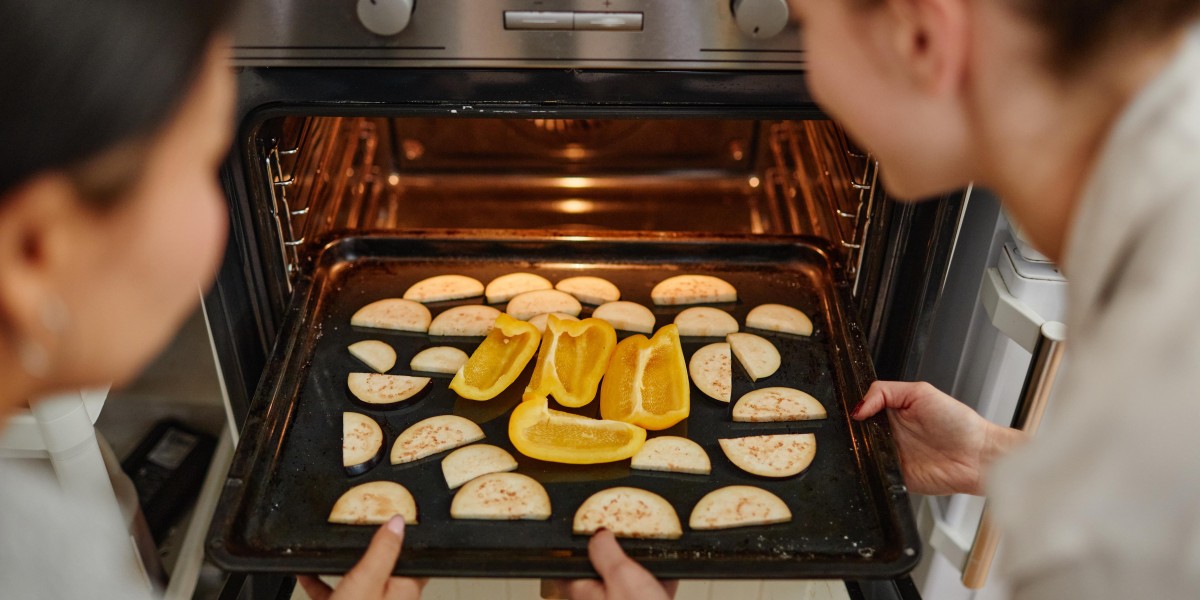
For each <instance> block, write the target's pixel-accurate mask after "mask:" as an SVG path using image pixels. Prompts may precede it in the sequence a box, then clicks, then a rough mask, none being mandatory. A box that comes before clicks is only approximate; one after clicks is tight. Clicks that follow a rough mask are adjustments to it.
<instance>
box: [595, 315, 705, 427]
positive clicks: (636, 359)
mask: <svg viewBox="0 0 1200 600" xmlns="http://www.w3.org/2000/svg"><path fill="white" fill-rule="evenodd" d="M690 395H691V387H690V386H689V385H688V374H687V364H686V363H685V362H684V360H683V347H682V346H681V345H680V344H679V329H678V328H676V327H675V325H667V326H666V327H663V328H662V329H659V330H658V332H657V333H655V334H654V337H653V338H652V339H646V336H644V335H635V336H630V337H627V338H625V339H624V340H621V343H620V344H617V349H616V351H615V352H613V357H612V360H611V361H609V363H608V371H607V372H606V373H605V374H604V384H603V385H602V386H601V388H600V416H602V417H604V418H605V419H612V420H615V421H624V422H626V423H632V424H634V425H637V426H639V427H644V428H646V429H653V430H659V429H666V428H668V427H670V426H672V425H674V424H676V423H678V422H680V421H682V420H684V419H686V418H687V416H688V412H689V411H690V409H691V400H690Z"/></svg>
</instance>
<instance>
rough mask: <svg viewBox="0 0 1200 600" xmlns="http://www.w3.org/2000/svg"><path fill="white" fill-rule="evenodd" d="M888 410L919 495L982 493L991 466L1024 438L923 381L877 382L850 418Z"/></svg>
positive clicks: (910, 482)
mask: <svg viewBox="0 0 1200 600" xmlns="http://www.w3.org/2000/svg"><path fill="white" fill-rule="evenodd" d="M885 408H886V409H889V410H888V422H889V423H891V425H892V434H893V435H894V436H895V439H896V446H897V448H898V449H899V451H900V466H901V469H902V470H903V471H904V481H905V483H906V484H907V485H908V489H909V490H911V491H913V492H916V493H918V494H925V495H929V496H937V495H945V494H955V493H964V494H976V495H978V494H980V493H982V490H983V478H984V473H985V472H986V470H987V467H988V466H990V465H991V463H992V461H994V460H995V459H996V458H997V457H999V456H1001V455H1003V454H1004V453H1005V452H1007V451H1008V449H1009V448H1010V447H1012V446H1014V445H1017V444H1019V443H1020V442H1021V441H1022V440H1023V439H1024V437H1025V435H1024V433H1022V432H1020V431H1018V430H1015V429H1010V428H1008V427H1001V426H999V425H995V424H993V423H992V422H990V421H988V420H987V419H985V418H983V417H981V416H980V415H979V413H977V412H975V411H974V410H972V409H971V408H970V407H968V406H967V405H965V404H963V403H962V402H959V401H958V400H955V399H954V398H951V397H950V396H948V395H946V394H944V393H942V392H941V391H940V390H938V389H937V388H935V387H933V386H932V385H930V384H928V383H923V382H922V383H908V382H903V381H876V382H875V383H874V384H872V385H871V389H869V390H867V394H866V396H864V397H863V400H862V402H860V403H859V405H858V406H857V407H855V409H854V411H853V413H852V415H851V416H853V417H854V418H855V419H856V420H859V421H861V420H864V419H867V418H869V417H871V416H873V415H875V414H876V413H878V412H879V411H881V410H883V409H885Z"/></svg>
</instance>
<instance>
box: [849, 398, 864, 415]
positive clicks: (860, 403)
mask: <svg viewBox="0 0 1200 600" xmlns="http://www.w3.org/2000/svg"><path fill="white" fill-rule="evenodd" d="M866 403H867V399H866V398H863V399H862V400H859V401H858V404H855V405H854V408H852V409H850V416H852V417H857V416H858V411H860V410H862V407H863V404H866Z"/></svg>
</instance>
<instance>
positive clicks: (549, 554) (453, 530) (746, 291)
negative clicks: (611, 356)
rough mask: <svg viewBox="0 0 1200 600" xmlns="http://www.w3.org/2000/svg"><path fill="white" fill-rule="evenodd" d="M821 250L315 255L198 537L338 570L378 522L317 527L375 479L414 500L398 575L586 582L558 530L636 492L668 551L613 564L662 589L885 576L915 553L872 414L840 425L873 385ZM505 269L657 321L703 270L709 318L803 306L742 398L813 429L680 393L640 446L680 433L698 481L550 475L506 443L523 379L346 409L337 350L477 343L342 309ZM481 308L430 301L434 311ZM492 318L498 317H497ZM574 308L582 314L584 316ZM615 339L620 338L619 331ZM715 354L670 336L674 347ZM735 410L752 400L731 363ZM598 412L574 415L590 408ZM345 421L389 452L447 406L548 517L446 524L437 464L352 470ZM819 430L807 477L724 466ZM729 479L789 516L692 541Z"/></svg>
mask: <svg viewBox="0 0 1200 600" xmlns="http://www.w3.org/2000/svg"><path fill="white" fill-rule="evenodd" d="M823 244H824V242H822V241H821V240H815V239H807V238H795V237H787V238H784V237H779V238H772V237H762V236H744V237H736V236H735V237H727V236H722V237H715V236H714V237H709V236H704V237H696V236H694V235H691V236H687V237H681V236H671V235H647V236H622V237H616V236H594V235H588V236H579V235H571V236H567V235H553V234H538V235H508V236H502V235H496V236H494V237H489V238H487V239H480V238H464V237H456V236H455V235H453V234H452V233H447V234H445V235H440V236H435V235H413V236H412V237H397V236H369V235H368V236H362V237H352V238H344V239H341V240H339V241H336V242H333V243H331V244H330V245H328V246H327V247H326V248H325V249H324V250H323V251H322V253H321V254H320V256H319V257H318V258H317V259H315V262H314V264H313V265H312V267H311V269H310V271H311V274H310V275H306V276H305V277H302V278H301V279H300V281H299V283H298V286H297V290H296V292H295V295H294V296H293V303H292V305H291V307H290V308H289V309H288V312H287V314H286V316H285V324H284V327H283V329H282V331H283V332H284V333H283V334H282V335H281V337H280V339H279V340H278V341H277V343H276V346H275V348H274V351H273V353H272V357H271V360H270V363H269V367H268V369H267V372H266V373H265V374H264V377H263V380H262V382H261V383H260V385H259V389H258V390H257V392H256V395H255V400H254V407H255V408H254V410H252V414H251V416H250V418H249V419H248V421H247V423H246V426H245V428H244V429H243V431H242V437H241V440H242V441H241V443H240V444H239V445H238V448H237V451H236V453H235V456H234V461H233V464H232V466H231V467H230V471H229V475H228V479H227V481H226V483H225V488H224V490H223V492H222V495H221V500H220V503H219V504H218V507H217V511H216V514H215V516H214V518H213V524H212V526H211V530H210V536H209V546H208V550H209V555H210V557H211V558H212V560H213V561H214V562H215V563H216V564H217V565H219V566H220V567H222V568H223V569H226V570H228V571H247V572H284V573H341V572H345V571H346V570H347V569H349V568H350V567H351V566H353V565H354V564H355V563H356V562H357V561H358V559H359V558H360V557H361V555H362V552H363V550H364V549H365V547H366V546H367V543H368V541H369V539H370V537H371V535H372V534H373V533H374V531H375V527H363V526H352V525H334V524H329V523H327V522H326V520H325V519H326V516H327V515H328V513H329V510H330V508H331V507H332V506H333V503H334V501H335V500H336V499H337V498H338V497H339V496H340V495H341V494H342V492H344V491H346V490H347V489H349V488H350V487H352V486H354V485H357V484H360V483H364V482H367V481H374V480H393V481H398V482H400V483H402V484H403V485H404V486H405V487H407V488H408V489H409V490H410V491H411V492H412V493H413V495H414V497H415V498H416V501H417V505H418V509H419V521H420V523H419V524H418V525H414V526H412V527H410V528H408V531H407V533H406V537H405V549H404V553H403V556H402V558H401V559H400V561H399V562H398V564H397V566H396V572H397V573H400V574H408V575H415V576H434V577H443V576H467V577H472V576H475V577H500V576H503V577H578V576H594V571H593V570H592V567H591V565H590V564H589V562H588V560H587V538H586V537H583V536H576V535H572V533H571V521H572V518H573V516H574V513H575V510H576V509H577V508H578V507H579V505H580V504H581V503H582V502H583V501H584V499H586V498H587V497H588V496H590V495H591V494H592V493H594V492H596V491H599V490H601V489H604V488H608V487H612V486H618V485H621V486H635V487H640V488H644V489H647V490H650V491H653V492H655V493H657V494H659V495H661V496H663V497H664V498H666V499H667V500H668V501H670V502H671V504H673V505H674V507H675V510H676V512H677V513H678V514H679V518H680V520H681V521H682V522H683V523H684V525H685V526H684V534H683V537H682V538H681V539H678V540H669V541H668V540H623V541H622V546H623V547H624V548H625V549H626V551H627V552H628V553H629V554H630V555H631V556H633V557H634V558H636V559H637V560H638V561H640V562H641V563H642V564H643V565H645V566H646V567H647V568H649V569H650V570H651V571H652V572H654V573H655V574H656V575H658V576H660V577H668V578H706V579H710V578H830V577H838V578H864V577H867V578H870V577H878V578H883V577H895V576H898V575H901V574H904V573H907V572H908V571H910V570H911V569H912V568H913V567H914V566H915V565H916V563H917V560H918V555H919V551H920V542H919V539H918V536H917V533H916V528H915V524H914V522H913V517H912V513H911V510H910V506H909V502H908V495H907V490H906V489H905V487H904V485H903V480H902V478H901V476H900V471H899V467H898V461H897V456H896V453H895V448H894V446H893V443H892V440H891V434H890V431H889V429H888V426H887V420H886V418H884V417H876V418H873V419H871V420H868V421H866V422H864V423H859V422H855V421H852V420H851V419H849V417H848V409H847V407H852V406H854V405H855V404H856V403H857V402H858V401H859V400H860V399H861V398H862V395H863V393H865V391H866V389H867V387H868V386H869V384H870V382H871V381H872V379H873V377H874V374H873V372H872V367H871V363H870V359H869V357H868V355H867V353H866V351H865V348H864V343H863V339H862V334H861V332H860V331H859V330H858V328H857V326H856V325H855V324H854V323H853V322H851V321H849V320H848V319H847V317H846V314H845V310H846V307H847V301H848V298H849V296H848V293H847V285H846V283H845V282H844V281H841V280H839V279H838V278H837V277H836V276H835V275H834V273H836V272H840V269H837V268H836V265H834V264H832V263H831V259H830V254H829V253H828V252H827V251H826V249H825V247H824V246H823ZM513 271H530V272H534V273H538V274H540V275H543V276H545V277H547V278H548V279H550V280H551V281H557V280H559V279H562V278H564V277H567V276H571V275H583V274H589V275H597V276H601V277H604V278H606V279H609V280H611V281H612V282H614V283H615V284H617V286H618V287H620V289H621V292H622V299H624V300H632V301H635V302H639V303H642V304H644V305H646V306H650V307H652V309H653V310H654V313H655V315H656V316H657V318H658V324H657V326H662V325H664V324H667V323H670V322H671V321H672V320H673V319H674V316H675V315H676V314H678V312H679V311H680V310H682V309H683V308H685V307H654V305H653V304H652V303H651V301H650V290H651V288H653V286H654V285H655V284H656V283H657V282H659V281H661V280H662V279H665V278H666V277H669V276H672V275H677V274H680V273H702V274H709V275H716V276H718V277H721V278H723V279H725V280H727V281H729V282H730V283H732V284H733V285H734V286H735V287H736V288H737V290H738V301H737V302H736V303H730V304H720V305H716V306H718V307H720V308H722V309H725V310H727V311H729V312H730V313H731V314H732V315H733V316H734V317H736V318H737V319H738V321H739V323H744V322H745V316H746V313H747V312H748V311H749V310H750V309H751V308H753V307H754V306H757V305H759V304H763V303H767V302H776V303H782V304H788V305H791V306H795V307H797V308H799V309H801V310H803V311H805V312H806V313H808V314H809V315H810V316H811V318H812V320H813V323H814V333H813V335H812V336H811V337H800V336H791V335H786V334H772V333H764V332H758V333H759V334H760V335H763V336H764V337H767V338H768V339H770V340H771V341H772V342H774V343H775V345H776V346H777V347H778V348H779V350H780V352H781V354H782V356H783V365H782V367H781V368H780V370H779V371H778V372H777V373H776V374H775V375H773V376H771V377H769V378H767V379H764V380H760V381H759V382H757V387H767V386H778V385H782V386H789V387H796V388H799V389H802V390H805V391H808V392H809V393H811V394H812V395H813V396H815V397H816V398H817V399H819V400H820V401H821V402H822V403H823V404H824V405H825V407H826V410H827V411H828V413H829V418H828V419H825V420H821V421H810V422H798V423H775V424H771V423H733V422H731V421H730V419H729V411H730V406H729V405H727V404H725V403H721V402H717V401H715V400H712V399H710V398H708V397H706V396H704V395H703V394H702V393H700V392H699V390H697V389H696V388H695V386H693V387H692V390H691V416H690V417H689V418H688V419H687V420H686V421H684V422H683V423H681V424H679V425H676V426H675V427H673V428H671V429H668V430H665V431H662V432H658V433H656V432H651V435H652V436H653V435H684V436H687V437H689V438H691V439H692V440H694V441H696V442H698V443H699V444H700V445H701V446H703V447H704V449H705V450H706V451H707V452H708V454H709V456H710V458H711V459H712V464H713V470H712V474H711V475H709V476H698V475H684V474H670V473H654V472H645V471H633V470H631V469H630V468H629V461H627V460H626V461H622V462H618V463H611V464H607V465H592V466H580V465H559V464H554V463H546V462H541V461H537V460H533V459H529V458H526V457H524V456H522V455H521V454H520V453H519V452H517V451H516V450H515V449H514V448H513V446H512V444H511V443H510V442H509V439H508V435H507V425H508V415H509V414H510V412H511V409H512V408H513V407H514V406H515V405H516V404H517V403H518V402H520V396H521V392H522V391H523V389H524V387H525V384H526V383H527V382H528V381H529V378H530V375H531V371H532V368H533V361H531V362H530V364H529V367H528V368H527V369H526V372H525V373H524V374H523V375H522V376H521V377H520V378H518V379H517V382H516V383H514V384H513V385H512V386H510V388H509V389H508V390H507V391H505V392H504V393H503V394H501V395H500V396H499V397H497V398H495V399H493V400H490V401H487V402H475V401H471V400H463V399H460V398H458V396H457V395H456V394H455V393H454V392H452V391H450V390H449V389H448V387H447V385H448V383H449V380H450V378H449V377H448V376H445V377H439V378H435V379H434V381H433V382H432V383H431V384H430V389H429V390H428V393H427V394H425V395H424V396H422V397H420V399H419V400H416V401H410V402H406V403H403V405H402V406H401V407H400V408H395V409H390V410H377V409H372V408H369V407H367V406H366V405H363V404H361V403H358V402H357V401H356V400H355V399H354V398H353V396H351V395H350V393H349V391H348V390H347V387H346V375H347V374H348V373H350V372H351V371H365V370H367V369H366V368H365V366H363V365H361V364H360V363H359V362H358V361H357V360H356V359H354V358H353V357H352V356H350V354H349V353H348V352H347V351H346V346H348V345H349V344H351V343H353V342H356V341H359V340H364V339H381V340H384V341H386V342H388V343H390V344H391V345H392V346H393V347H395V349H396V351H397V356H398V360H397V366H396V368H394V369H393V370H392V371H390V372H391V373H393V374H405V373H411V372H410V371H408V370H407V366H408V360H409V358H411V357H412V356H413V355H414V354H415V353H416V352H418V351H419V350H420V349H422V348H425V347H428V346H432V345H443V344H446V345H452V346H456V347H459V348H462V349H463V350H465V351H467V352H468V353H470V352H471V350H473V349H474V347H475V346H476V345H477V344H478V342H479V341H480V339H469V338H468V339H455V338H449V339H447V338H430V337H429V336H426V335H424V334H411V333H402V332H390V331H383V330H376V329H365V328H357V327H351V326H350V324H349V323H350V316H351V315H352V314H353V313H354V311H356V310H357V309H358V308H360V307H361V306H363V305H364V304H367V303H369V302H373V301H375V300H378V299H381V298H388V297H399V296H401V295H402V294H403V293H404V290H405V289H407V288H408V286H409V285H411V284H413V283H415V282H417V281H419V280H421V279H424V278H426V277H430V276H433V275H441V274H447V273H459V274H463V275H470V276H472V277H475V278H477V279H479V280H480V281H483V282H485V283H486V282H487V281H489V280H491V279H492V278H494V277H496V276H499V275H502V274H505V273H510V272H513ZM483 302H484V300H483V299H482V298H475V299H471V300H465V301H452V302H442V303H436V304H431V305H429V307H430V309H431V311H432V312H433V313H434V315H435V316H436V315H437V313H439V312H441V311H442V310H445V309H446V308H449V307H451V306H457V305H461V304H472V303H483ZM501 308H503V307H502V306H501ZM591 308H592V307H587V306H585V308H584V312H583V314H581V315H580V316H581V317H586V316H588V315H589V314H590V312H591ZM625 335H628V334H621V335H620V337H622V338H623V337H625ZM714 341H720V340H718V339H712V338H684V341H683V349H684V354H685V356H687V357H690V356H691V354H692V353H693V352H695V351H696V350H697V349H698V348H699V347H701V346H703V345H705V344H708V343H712V342H714ZM733 384H734V390H733V398H734V399H735V400H736V399H737V398H738V397H740V396H741V395H742V394H744V393H746V392H747V391H749V390H751V389H753V388H754V387H756V384H754V383H752V382H751V381H750V380H749V378H748V377H747V376H746V375H745V374H744V373H743V372H742V371H741V370H740V367H739V366H738V365H737V361H734V382H733ZM598 404H599V403H598V402H593V403H592V404H590V405H588V406H587V407H584V408H583V409H577V410H576V412H581V413H583V414H590V415H592V416H594V415H595V413H596V411H597V410H598ZM345 410H354V411H359V412H364V413H367V414H370V415H371V416H373V417H375V418H376V419H377V420H379V421H380V423H381V425H382V426H383V429H384V433H385V436H386V438H387V439H386V441H385V443H386V444H387V445H388V446H387V447H388V448H390V445H391V443H392V442H393V441H394V440H395V439H396V436H397V435H398V434H399V433H400V432H401V431H403V430H404V429H405V428H406V427H407V426H409V425H411V424H412V423H415V422H416V421H418V420H420V419H423V418H426V417H429V416H433V415H438V414H447V413H453V414H458V415H461V416H464V417H466V418H468V419H471V420H473V421H475V422H476V423H478V424H479V425H480V426H481V427H482V428H483V430H484V432H485V433H486V435H487V439H486V442H487V443H490V444H495V445H497V446H500V447H502V448H505V449H506V450H508V451H509V452H510V453H511V454H512V455H513V456H514V457H517V459H518V462H519V468H518V472H520V473H524V474H526V475H529V476H531V477H533V478H534V479H537V480H538V481H540V482H542V483H543V485H544V486H545V487H546V491H547V492H548V493H549V495H550V499H551V503H552V507H553V515H552V516H551V518H550V519H549V520H548V521H510V522H489V521H457V520H452V519H451V518H450V516H449V508H450V502H451V499H452V493H451V492H450V491H448V490H447V489H446V484H445V482H444V480H443V479H442V473H441V468H440V461H441V458H442V457H443V456H444V454H439V455H436V456H433V457H430V458H427V459H424V460H421V461H418V462H415V463H410V464H407V465H400V466H392V465H390V464H388V462H387V461H386V460H384V461H383V462H382V463H381V464H379V465H377V466H375V467H374V468H373V469H371V470H369V471H367V472H366V473H365V474H362V475H359V476H356V477H349V476H347V475H346V473H345V472H344V471H343V469H342V465H341V460H340V448H341V413H342V412H343V411H345ZM792 432H796V433H807V432H811V433H814V434H816V439H817V455H816V459H815V460H814V462H813V464H812V466H811V467H809V469H808V470H807V471H805V472H804V473H802V474H800V475H798V476H796V477H792V478H788V479H783V480H772V479H765V478H760V477H756V476H753V475H750V474H747V473H745V472H743V471H741V470H740V469H738V468H737V467H735V466H734V465H733V464H732V463H730V462H729V460H728V459H726V458H725V456H724V454H723V453H722V452H721V450H720V447H719V446H718V444H717V439H718V438H721V437H738V436H746V435H758V434H766V433H792ZM731 484H747V485H755V486H759V487H762V488H765V489H767V490H769V491H771V492H773V493H775V494H776V495H778V496H779V497H780V498H782V499H783V500H784V501H785V502H786V503H787V504H788V506H789V508H790V509H791V511H792V514H793V516H794V518H793V520H792V521H791V522H790V523H785V524H779V525H771V526H765V527H747V528H740V529H730V530H724V531H704V532H698V531H691V530H690V529H688V528H687V527H686V524H687V521H688V516H689V514H690V513H691V509H692V507H693V506H694V505H695V504H696V502H697V501H698V500H699V499H700V498H701V497H702V496H703V495H704V494H706V493H707V492H709V491H712V490H714V489H716V488H718V487H722V486H725V485H731Z"/></svg>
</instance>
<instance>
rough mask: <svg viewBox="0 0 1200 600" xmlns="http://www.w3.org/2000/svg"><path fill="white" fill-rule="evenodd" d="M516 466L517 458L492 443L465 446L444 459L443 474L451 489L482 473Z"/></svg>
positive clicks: (496, 471)
mask: <svg viewBox="0 0 1200 600" xmlns="http://www.w3.org/2000/svg"><path fill="white" fill-rule="evenodd" d="M516 468H517V459H515V458H513V457H512V455H511V454H509V453H508V452H507V451H505V450H504V449H503V448H498V447H496V446H492V445H491V444H471V445H470V446H464V447H462V448H459V449H458V450H455V451H454V452H451V453H450V454H447V455H446V458H443V459H442V476H443V477H445V478H446V486H447V487H449V488H450V489H455V488H457V487H459V486H461V485H462V484H464V483H466V482H468V481H470V480H472V479H475V478H476V477H479V476H480V475H487V474H488V473H502V472H505V471H514V470H516Z"/></svg>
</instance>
